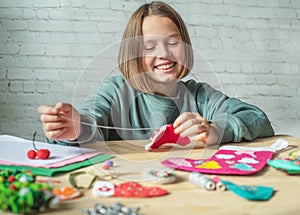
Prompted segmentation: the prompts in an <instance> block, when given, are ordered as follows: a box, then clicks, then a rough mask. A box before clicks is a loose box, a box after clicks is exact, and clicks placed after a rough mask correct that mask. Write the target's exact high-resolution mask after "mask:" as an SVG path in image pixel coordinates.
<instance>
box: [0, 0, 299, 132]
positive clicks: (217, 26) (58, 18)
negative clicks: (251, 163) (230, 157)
mask: <svg viewBox="0 0 300 215" xmlns="http://www.w3.org/2000/svg"><path fill="white" fill-rule="evenodd" d="M143 2H145V1H141V0H131V1H128V0H108V1H98V0H52V1H48V0H28V1H21V0H0V73H1V74H0V116H1V118H0V134H10V135H17V136H20V137H23V138H31V136H32V134H33V132H34V131H35V130H37V131H38V132H39V135H40V138H41V137H42V135H43V133H42V129H41V123H40V121H39V114H38V113H37V111H36V109H37V107H38V106H39V105H41V104H47V105H50V104H55V103H56V102H59V101H66V102H73V103H74V104H76V103H79V102H80V101H81V100H82V99H83V98H84V97H85V96H86V95H87V94H88V93H89V92H90V91H91V90H92V89H93V87H94V86H96V84H97V83H99V82H100V81H101V79H102V78H103V77H105V76H107V75H110V74H111V73H112V69H113V68H114V67H116V66H117V65H116V54H117V44H118V42H119V41H120V39H121V37H122V33H123V30H124V28H125V25H126V23H127V21H128V19H129V17H130V15H131V13H132V12H133V11H134V10H135V9H136V8H138V7H139V6H140V5H141V4H142V3H143ZM166 2H167V3H169V4H170V5H172V6H173V7H174V8H175V9H176V10H177V11H178V12H179V13H180V14H181V15H182V17H183V19H184V21H185V23H186V25H187V27H188V30H189V32H190V36H191V39H192V44H193V47H194V50H195V53H196V54H195V61H196V64H195V67H194V70H193V71H192V75H193V76H194V78H197V79H199V80H200V81H206V82H208V83H210V84H211V85H213V86H214V87H216V88H218V89H220V90H222V91H224V93H226V94H228V95H229V96H234V97H237V98H240V99H242V100H244V101H246V102H250V103H253V104H255V105H257V106H259V107H260V108H261V109H263V110H264V111H265V112H266V113H267V115H268V116H269V118H270V120H271V122H272V124H273V126H274V128H275V131H276V133H277V134H291V135H294V136H298V137H299V136H300V111H299V107H300V99H299V98H300V84H299V83H300V69H299V67H300V61H299V57H300V54H299V53H300V3H299V1H298V0H268V1H263V0H262V1H244V0H234V1H233V0H222V1H221V0H187V1H181V0H173V1H171V0H170V1H166ZM95 61H96V63H95ZM100 65H101V66H100ZM99 67H101V68H99ZM87 68H89V69H87ZM87 71H88V73H87Z"/></svg>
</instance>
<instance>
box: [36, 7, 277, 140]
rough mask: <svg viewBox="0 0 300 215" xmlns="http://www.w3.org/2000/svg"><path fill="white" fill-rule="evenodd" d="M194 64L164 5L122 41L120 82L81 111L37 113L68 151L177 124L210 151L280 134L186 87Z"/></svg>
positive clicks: (63, 106) (249, 111)
mask: <svg viewBox="0 0 300 215" xmlns="http://www.w3.org/2000/svg"><path fill="white" fill-rule="evenodd" d="M193 60H194V58H193V50H192V47H191V41H190V38H189V34H188V32H187V29H186V26H185V24H184V22H183V20H182V18H181V17H180V15H179V14H178V13H177V12H176V11H175V10H174V9H173V8H171V7H170V6H169V5H167V4H166V3H163V2H152V3H149V4H144V5H142V6H141V7H140V8H138V9H137V10H136V11H135V12H134V13H133V15H132V16H131V18H130V20H129V22H128V25H127V27H126V29H125V31H124V34H123V39H122V42H121V47H120V50H119V59H118V65H119V69H120V71H121V73H122V75H117V76H112V77H109V78H107V79H106V80H104V81H103V83H102V84H101V86H100V87H99V89H98V90H97V91H96V92H95V94H93V95H91V96H90V97H89V98H87V100H86V101H85V102H84V103H83V104H82V105H81V106H80V107H78V108H75V107H73V106H72V105H71V104H68V103H61V102H60V103H57V104H56V105H55V106H44V105H43V106H40V107H39V108H38V111H39V113H40V114H41V121H42V124H43V130H44V132H45V135H46V137H47V138H48V141H49V142H50V143H59V144H65V145H69V144H77V143H82V142H89V141H94V140H103V139H104V140H120V139H147V138H149V137H150V136H151V134H152V133H153V131H155V130H156V129H157V128H159V127H160V126H162V125H165V124H173V126H174V128H175V133H177V134H180V135H181V136H182V137H189V138H190V139H191V140H197V141H203V142H204V143H205V144H207V145H210V144H216V143H224V142H239V141H242V140H248V141H251V140H254V139H255V138H258V137H266V136H271V135H273V134H274V132H273V129H272V126H271V123H270V121H269V120H268V118H267V116H266V114H265V113H264V112H263V111H261V110H260V109H259V108H258V107H256V106H254V105H250V104H247V103H245V102H242V101H241V100H239V99H236V98H230V97H228V96H227V95H225V94H223V93H222V92H220V91H218V90H216V89H214V88H212V87H210V86H209V85H208V84H206V83H200V82H196V81H195V80H188V81H183V80H182V78H184V77H186V76H187V75H188V74H189V73H190V71H191V69H192V67H193ZM68 119H73V120H72V121H71V120H68ZM90 124H92V125H94V126H90ZM101 126H102V127H101ZM103 126H108V127H114V129H112V128H108V127H103ZM122 128H123V129H122ZM143 128H144V129H143ZM147 128H152V129H147Z"/></svg>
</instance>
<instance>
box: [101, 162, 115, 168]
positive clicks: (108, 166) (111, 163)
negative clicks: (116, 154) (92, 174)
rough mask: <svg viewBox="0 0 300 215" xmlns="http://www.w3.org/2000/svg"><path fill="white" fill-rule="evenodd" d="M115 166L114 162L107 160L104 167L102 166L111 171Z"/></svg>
mask: <svg viewBox="0 0 300 215" xmlns="http://www.w3.org/2000/svg"><path fill="white" fill-rule="evenodd" d="M113 165H114V163H113V161H112V160H107V161H105V163H104V165H103V166H102V169H104V170H109V169H110V168H112V167H113Z"/></svg>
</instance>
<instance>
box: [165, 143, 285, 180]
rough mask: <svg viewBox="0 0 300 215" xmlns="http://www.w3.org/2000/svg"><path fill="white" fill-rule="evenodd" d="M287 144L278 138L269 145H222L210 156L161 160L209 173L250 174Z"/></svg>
mask: <svg viewBox="0 0 300 215" xmlns="http://www.w3.org/2000/svg"><path fill="white" fill-rule="evenodd" d="M287 146H288V141H286V140H284V139H278V140H277V141H276V142H275V143H274V144H273V145H271V146H270V147H243V146H231V145H227V146H222V147H220V148H219V149H218V151H217V152H215V153H214V154H213V155H212V156H211V157H210V158H206V159H190V158H168V159H166V160H164V161H162V164H163V165H164V166H167V167H169V168H173V169H178V170H185V171H190V172H201V173H211V174H234V175H250V174H254V173H257V172H259V171H261V170H262V169H263V168H264V166H265V165H266V164H267V161H268V160H269V159H271V158H272V156H273V154H274V153H275V152H276V151H279V150H281V149H283V148H285V147H287Z"/></svg>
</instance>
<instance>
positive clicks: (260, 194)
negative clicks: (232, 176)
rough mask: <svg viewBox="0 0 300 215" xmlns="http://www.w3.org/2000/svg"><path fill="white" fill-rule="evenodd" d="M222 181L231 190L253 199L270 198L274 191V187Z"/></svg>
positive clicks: (264, 199)
mask: <svg viewBox="0 0 300 215" xmlns="http://www.w3.org/2000/svg"><path fill="white" fill-rule="evenodd" d="M221 182H222V183H223V184H225V186H226V188H227V190H230V191H232V192H233V193H235V194H236V195H238V196H240V197H243V198H245V199H248V200H252V201H266V200H269V199H270V198H271V197H272V195H273V192H274V189H273V187H265V186H241V185H237V184H234V183H232V182H230V181H225V180H221Z"/></svg>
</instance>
